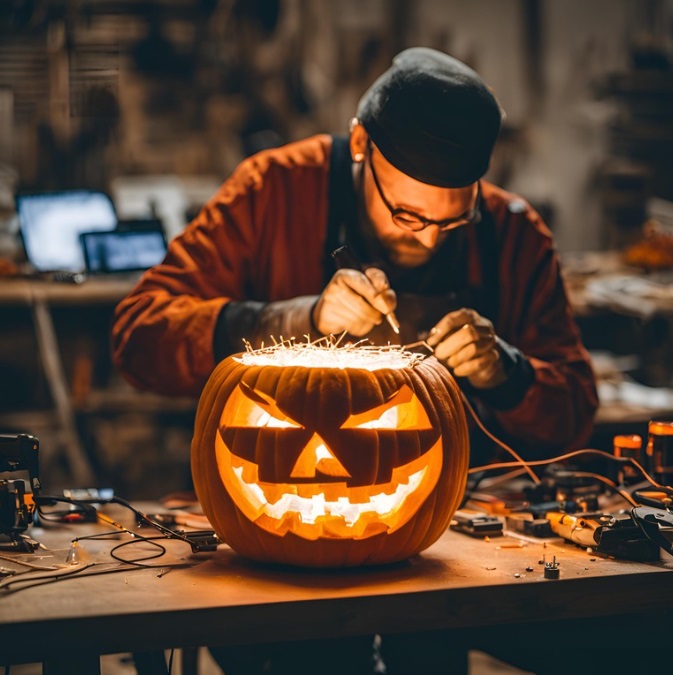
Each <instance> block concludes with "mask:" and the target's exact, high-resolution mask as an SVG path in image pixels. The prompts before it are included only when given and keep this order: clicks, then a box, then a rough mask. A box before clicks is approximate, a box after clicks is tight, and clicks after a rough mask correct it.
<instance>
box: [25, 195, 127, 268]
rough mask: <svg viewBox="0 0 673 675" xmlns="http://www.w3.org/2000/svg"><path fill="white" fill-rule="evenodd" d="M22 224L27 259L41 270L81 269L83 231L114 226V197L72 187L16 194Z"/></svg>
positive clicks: (82, 264) (82, 262)
mask: <svg viewBox="0 0 673 675" xmlns="http://www.w3.org/2000/svg"><path fill="white" fill-rule="evenodd" d="M16 207H17V211H18V214H19V228H20V231H21V237H22V239H23V245H24V247H25V249H26V257H27V258H28V262H30V263H31V265H32V266H33V267H34V268H35V270H36V271H38V272H53V271H58V270H65V271H68V272H82V271H84V268H85V261H84V254H83V251H82V247H81V245H80V241H79V235H80V234H81V233H82V232H89V231H92V230H95V231H100V230H113V229H114V228H115V227H116V225H117V214H116V213H115V209H114V206H113V204H112V200H111V199H110V198H109V197H108V196H107V195H106V194H105V193H103V192H96V191H91V190H71V191H64V192H51V193H42V194H24V195H17V197H16Z"/></svg>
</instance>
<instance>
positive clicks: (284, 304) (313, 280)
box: [113, 48, 596, 675]
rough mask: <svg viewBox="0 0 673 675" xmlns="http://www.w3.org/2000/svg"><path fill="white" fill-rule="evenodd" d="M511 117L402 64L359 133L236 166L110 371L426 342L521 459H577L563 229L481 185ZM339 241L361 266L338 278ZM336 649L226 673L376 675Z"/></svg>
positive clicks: (586, 374) (131, 304) (196, 376)
mask: <svg viewBox="0 0 673 675" xmlns="http://www.w3.org/2000/svg"><path fill="white" fill-rule="evenodd" d="M500 121H501V110H500V107H499V105H498V103H497V101H496V99H495V97H494V96H493V94H492V93H491V92H490V91H489V89H488V88H487V87H486V86H485V84H484V83H483V82H482V80H481V79H480V77H479V76H478V75H477V74H476V73H475V72H474V71H472V70H471V69H469V68H468V67H467V66H465V65H464V64H462V63H460V62H459V61H456V60H455V59H453V58H451V57H449V56H447V55H445V54H442V53H440V52H436V51H434V50H430V49H423V48H415V49H409V50H406V51H404V52H402V53H401V54H399V55H398V56H397V57H396V58H395V60H394V62H393V64H392V66H391V68H390V69H389V70H388V71H387V72H386V73H384V74H383V75H382V76H381V77H380V78H379V79H378V80H377V81H376V82H375V83H374V84H373V85H372V86H371V88H370V89H369V90H368V91H367V92H366V93H365V95H364V96H363V98H362V99H361V101H360V103H359V106H358V110H357V117H356V118H355V119H353V120H352V122H351V126H350V135H349V138H348V139H343V138H338V137H335V138H332V137H330V136H316V137H313V138H309V139H306V140H303V141H300V142H297V143H292V144H289V145H287V146H284V147H282V148H277V149H273V150H268V151H264V152H261V153H259V154H257V155H255V156H253V157H251V158H249V159H247V160H245V161H244V162H243V163H242V164H241V165H240V166H239V167H238V168H237V169H236V171H235V172H234V173H233V175H232V176H231V177H230V178H229V179H228V180H227V181H226V182H225V183H224V184H223V186H222V187H221V189H220V190H219V192H218V193H217V194H216V195H215V196H214V197H213V198H212V199H211V200H210V201H209V202H208V203H207V204H206V205H205V207H204V208H203V210H202V211H201V213H200V214H199V215H198V216H197V218H196V220H195V221H194V222H193V223H191V224H190V225H189V226H188V227H187V229H186V230H185V232H184V233H183V234H181V235H180V236H179V237H177V238H176V239H175V240H174V241H172V242H171V244H170V247H169V251H168V255H167V256H166V259H165V260H164V262H163V263H162V264H160V265H158V266H157V267H155V268H153V269H151V270H149V271H148V272H147V273H146V274H145V275H144V276H143V277H142V279H141V280H140V282H139V283H138V285H137V286H136V287H135V288H134V289H133V290H132V292H131V293H130V294H129V295H128V297H126V298H125V299H124V300H123V301H122V302H121V303H120V304H119V306H118V308H117V311H116V315H115V322H114V326H113V353H114V359H115V363H116V364H117V366H118V367H119V368H120V370H121V371H122V373H124V374H125V376H126V377H127V378H128V379H129V380H130V381H131V382H132V383H133V384H134V385H136V386H138V387H140V388H144V389H151V390H154V391H158V392H161V393H164V394H176V395H192V396H195V397H196V396H198V395H199V393H200V392H201V389H202V387H203V386H204V384H205V382H206V380H207V378H208V376H209V375H210V373H211V372H212V370H213V368H214V367H215V365H216V364H217V363H218V362H219V361H220V360H221V359H222V358H224V357H225V356H227V355H228V354H230V353H232V352H237V351H241V350H242V348H243V342H242V341H243V339H246V340H248V341H250V342H251V343H252V344H253V345H254V346H257V345H259V344H261V342H263V341H266V343H267V344H268V343H269V342H270V338H271V336H274V337H276V338H279V337H281V336H282V337H285V338H289V337H292V336H296V337H298V338H299V339H303V336H304V335H307V334H309V335H311V336H312V337H313V338H318V337H320V336H322V335H327V334H340V333H342V332H343V331H347V332H348V333H349V334H350V335H351V336H353V337H356V338H362V337H368V338H370V339H371V340H372V341H374V342H377V343H384V344H385V343H387V342H389V341H390V342H393V343H402V344H409V343H412V342H416V341H418V340H422V339H425V340H426V341H427V343H428V344H429V345H430V346H431V347H432V348H433V349H434V355H435V356H436V357H437V358H438V359H439V360H440V361H441V362H442V363H444V364H445V365H446V367H447V368H448V369H449V370H450V371H451V372H452V373H453V374H454V375H455V376H456V378H457V380H458V382H459V384H460V386H461V388H462V389H463V391H464V392H465V394H466V395H467V397H468V398H469V399H471V400H472V401H473V403H475V404H476V406H477V408H478V410H479V411H480V413H481V415H482V416H484V417H486V418H487V423H488V426H489V427H490V428H491V430H492V431H493V432H495V433H496V435H498V436H500V437H502V438H504V439H506V440H508V441H510V442H511V443H513V444H514V446H515V447H516V448H517V449H518V450H520V452H522V453H523V454H524V455H527V456H528V457H529V458H532V457H534V456H540V455H544V454H547V455H549V454H551V453H554V452H556V451H558V450H561V449H565V448H569V447H577V446H579V445H581V444H582V443H583V442H585V441H586V439H587V437H588V436H589V433H590V430H591V424H592V416H593V412H594V410H595V407H596V391H595V387H594V379H593V374H592V370H591V366H590V363H589V359H588V355H587V353H586V351H585V349H584V348H583V346H582V344H581V341H580V338H579V334H578V331H577V328H576V326H575V323H574V321H573V318H572V314H571V310H570V307H569V306H568V302H567V300H566V295H565V292H564V288H563V284H562V281H561V278H560V275H559V263H558V259H557V256H556V253H555V251H554V247H553V243H552V239H551V235H550V233H549V231H548V230H547V228H546V227H545V225H544V224H543V223H542V221H541V219H540V217H539V216H538V215H537V214H536V213H535V212H534V211H533V209H531V207H530V206H529V205H528V204H526V202H524V201H523V200H522V199H520V198H518V197H515V196H514V195H511V194H508V193H506V192H504V191H503V190H501V189H499V188H497V187H495V186H494V185H491V184H490V183H488V182H486V181H484V180H482V176H483V175H484V174H485V172H486V171H487V169H488V166H489V162H490V157H491V152H492V149H493V145H494V143H495V141H496V138H497V136H498V132H499V129H500ZM343 244H348V246H349V247H350V249H351V251H352V252H354V253H355V254H356V256H357V258H358V259H359V263H358V266H359V264H360V263H361V264H362V265H364V268H365V271H364V272H363V271H361V270H360V269H352V267H353V266H354V265H351V266H350V267H349V268H344V269H337V265H336V262H335V260H334V259H333V257H332V256H331V253H332V251H334V250H335V249H337V248H339V247H340V246H341V245H343ZM391 313H392V314H391ZM388 316H391V321H390V322H388V321H386V320H385V317H388ZM392 317H396V318H397V319H399V323H400V326H399V330H400V333H399V335H398V334H396V333H395V332H393V330H392V328H391V325H390V323H392V324H395V320H394V319H393V318H392ZM485 441H486V439H485V437H484V436H483V435H475V438H474V439H473V441H472V449H471V451H472V453H473V458H472V461H473V463H478V462H480V461H482V460H484V459H486V460H487V459H488V458H489V456H490V455H491V454H492V451H493V448H492V447H488V446H487V444H486V442H485ZM329 642H330V641H325V642H323V641H320V642H313V643H310V645H311V648H309V643H307V644H303V645H302V646H301V648H298V649H293V648H292V646H289V648H287V649H286V648H282V647H271V646H269V647H268V648H266V649H261V650H260V649H253V650H247V649H245V648H240V649H231V650H226V651H225V652H224V653H223V654H222V653H221V654H220V659H221V660H222V661H223V662H224V664H225V670H226V671H227V673H228V674H231V673H246V674H250V673H256V672H272V673H278V672H292V673H293V674H295V675H296V674H298V673H304V672H306V673H313V672H318V671H319V672H322V673H328V672H329V673H332V672H333V673H343V672H349V673H360V672H371V668H372V665H371V663H370V661H369V657H370V654H371V640H362V639H353V640H352V641H350V642H349V643H348V645H347V646H348V648H346V644H345V643H343V642H341V643H339V645H338V646H337V647H336V649H335V648H334V646H332V645H330V643H329ZM433 644H441V647H442V649H441V650H440V651H439V654H438V658H439V660H440V662H446V659H448V658H451V659H453V658H454V657H455V654H456V652H460V651H461V650H462V653H463V656H464V645H459V646H458V649H457V650H456V649H455V648H454V647H449V646H448V642H447V640H446V639H443V640H441V641H440V643H437V641H434V642H433ZM391 646H392V647H393V648H394V649H395V652H391V651H390V650H389V651H388V654H390V653H394V656H392V662H391V663H389V664H388V671H387V672H389V673H394V672H410V671H408V670H405V669H408V668H411V669H412V671H413V672H419V673H421V672H423V669H422V666H421V662H420V661H419V660H418V659H419V658H420V657H419V655H418V654H417V653H416V652H409V653H407V651H408V650H407V651H405V649H406V647H405V643H404V642H403V641H402V640H401V638H399V637H398V638H395V639H394V640H392V641H391ZM385 647H386V645H385V643H384V656H385V654H386V649H385ZM426 651H429V650H426ZM405 654H407V656H405ZM326 655H329V656H326ZM434 656H437V653H436V652H435V654H434V655H433V658H434ZM406 658H412V659H413V663H412V664H409V663H408V662H405V659H406ZM452 663H455V661H452ZM269 664H271V670H268V667H269ZM316 664H319V665H318V666H317V668H316ZM463 665H464V662H463ZM430 667H431V666H430ZM396 669H397V670H396ZM447 669H450V665H449V664H447ZM432 672H435V671H434V670H433V671H432Z"/></svg>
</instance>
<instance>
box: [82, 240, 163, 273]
mask: <svg viewBox="0 0 673 675" xmlns="http://www.w3.org/2000/svg"><path fill="white" fill-rule="evenodd" d="M80 241H81V245H82V251H83V252H84V261H85V263H86V271H87V272H88V273H89V274H110V273H118V272H135V271H137V270H146V269H147V268H148V267H152V266H153V265H158V264H159V263H160V262H161V261H162V260H163V259H164V256H165V255H166V239H165V237H164V234H163V232H160V231H157V230H147V231H142V230H129V231H127V232H120V231H114V232H83V233H82V234H81V235H80Z"/></svg>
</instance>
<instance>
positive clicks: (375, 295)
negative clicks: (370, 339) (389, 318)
mask: <svg viewBox="0 0 673 675" xmlns="http://www.w3.org/2000/svg"><path fill="white" fill-rule="evenodd" d="M396 306H397V298H396V297H395V291H393V290H392V289H391V288H390V284H389V283H388V278H387V277H386V275H385V274H384V273H383V272H382V271H381V270H379V269H377V268H375V267H370V268H369V269H367V270H365V272H360V271H358V270H352V269H340V270H337V271H336V273H335V274H334V276H333V277H332V278H331V279H330V282H329V283H328V284H327V286H326V287H325V290H324V291H323V292H322V295H321V296H320V297H319V298H318V302H317V303H316V304H315V306H314V308H313V324H314V325H315V327H316V328H317V329H318V330H319V331H320V332H321V333H322V334H323V335H328V334H330V333H333V334H338V333H343V332H344V331H347V332H348V333H350V334H351V335H355V336H357V337H359V336H361V335H366V334H367V333H369V331H370V330H372V328H374V326H378V325H379V324H380V323H381V322H382V321H383V318H384V316H385V315H386V314H388V312H392V311H393V310H394V309H395V307H396Z"/></svg>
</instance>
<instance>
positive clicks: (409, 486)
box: [216, 434, 442, 540]
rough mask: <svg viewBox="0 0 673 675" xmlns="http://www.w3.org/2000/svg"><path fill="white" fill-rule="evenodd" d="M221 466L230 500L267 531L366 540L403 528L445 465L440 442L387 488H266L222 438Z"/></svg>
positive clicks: (326, 485) (279, 485) (218, 448)
mask: <svg viewBox="0 0 673 675" xmlns="http://www.w3.org/2000/svg"><path fill="white" fill-rule="evenodd" d="M216 453H217V463H218V468H219V471H220V475H221V476H222V478H223V480H224V484H225V487H226V489H227V492H228V493H229V496H230V497H231V498H232V499H233V501H234V503H235V504H236V506H237V507H238V508H239V509H240V510H241V511H242V512H243V513H244V514H245V516H246V517H247V518H248V519H250V520H252V521H253V522H255V523H256V524H257V525H259V526H260V527H262V528H263V529H265V530H267V531H269V532H272V533H274V534H277V535H279V536H283V535H284V534H286V533H287V532H288V531H291V532H294V533H295V534H297V535H298V536H300V537H302V538H304V539H310V540H315V539H319V538H329V539H332V538H340V539H344V538H352V539H364V538H367V537H371V536H374V535H376V534H380V533H382V532H388V533H389V534H390V533H392V532H394V531H395V530H397V529H399V528H400V527H402V526H403V525H404V524H405V523H406V522H408V521H409V520H410V519H411V517H412V516H413V515H415V513H416V512H417V511H418V509H419V508H420V506H421V505H422V504H423V502H424V501H425V500H426V499H427V498H428V496H429V495H430V493H431V492H432V490H434V488H435V486H436V484H437V480H438V478H439V474H440V472H441V466H442V442H441V439H438V440H437V442H436V443H435V444H434V445H433V446H432V447H431V448H430V449H429V450H428V451H427V452H425V453H423V455H421V456H420V457H417V458H416V459H414V460H413V461H411V462H409V463H407V464H405V465H403V466H399V467H397V468H395V469H393V473H392V478H391V480H390V481H389V482H388V483H383V484H376V485H370V486H366V487H356V488H349V487H347V485H346V483H344V482H339V483H319V482H316V483H301V484H296V485H295V484H289V483H265V482H260V481H259V479H258V467H257V465H256V464H253V463H252V462H248V461H247V460H245V459H243V458H241V457H238V456H235V455H233V454H232V453H231V452H230V451H229V449H228V448H227V446H226V445H225V443H224V441H223V440H222V438H221V436H220V434H217V437H216Z"/></svg>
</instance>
